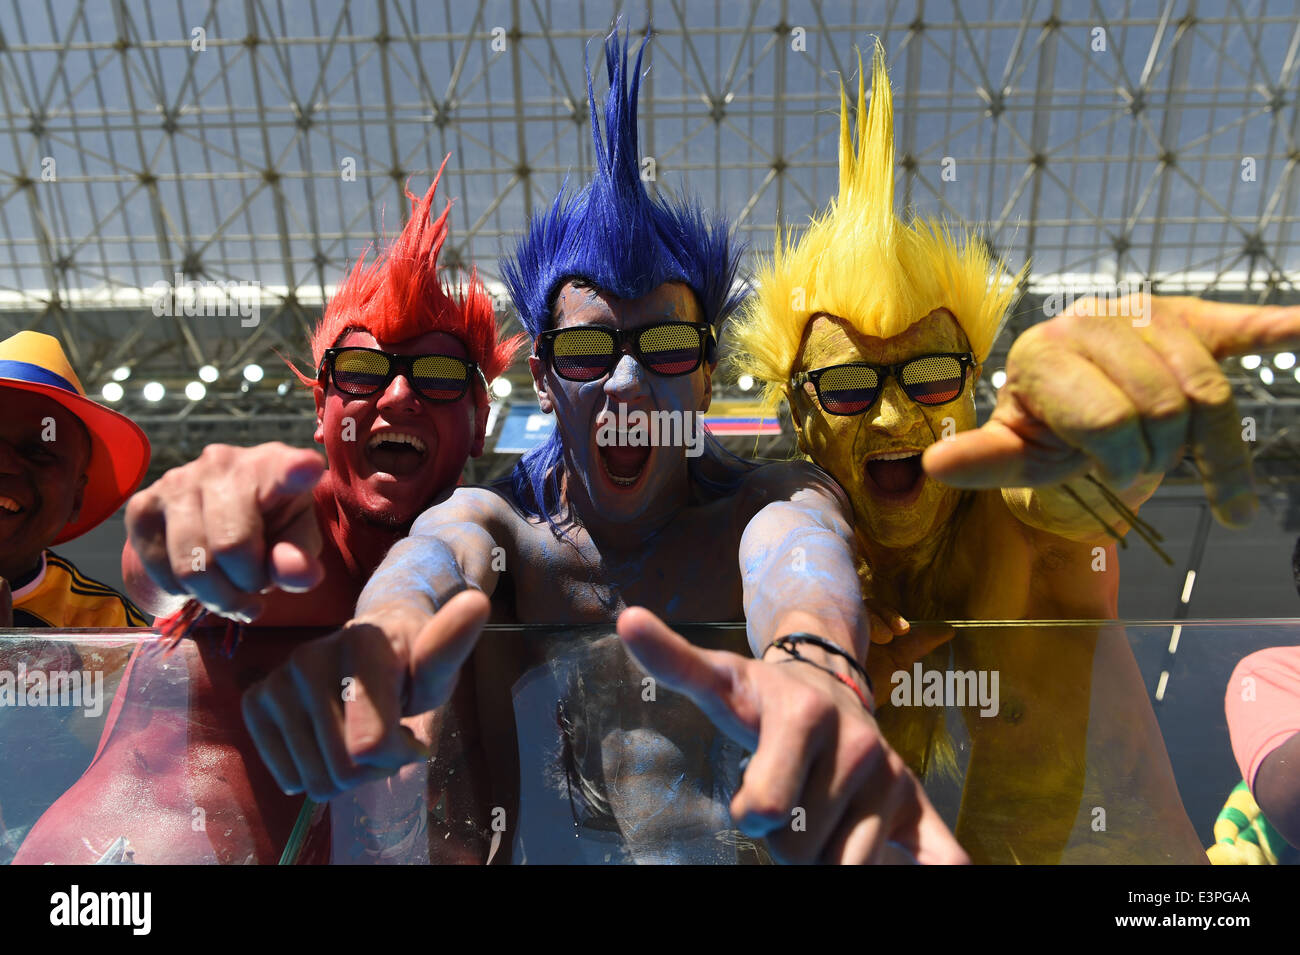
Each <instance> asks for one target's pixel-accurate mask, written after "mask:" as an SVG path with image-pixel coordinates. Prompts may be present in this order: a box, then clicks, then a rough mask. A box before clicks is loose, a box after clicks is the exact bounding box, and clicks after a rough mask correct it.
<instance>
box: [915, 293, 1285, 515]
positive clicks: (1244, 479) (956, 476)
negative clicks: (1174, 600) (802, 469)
mask: <svg viewBox="0 0 1300 955" xmlns="http://www.w3.org/2000/svg"><path fill="white" fill-rule="evenodd" d="M1297 344H1300V308H1294V307H1289V308H1283V307H1277V306H1254V305H1229V304H1225V303H1222V302H1207V301H1202V300H1200V299H1196V298H1160V297H1147V298H1145V299H1143V298H1142V297H1140V296H1135V297H1133V298H1131V299H1128V300H1125V301H1124V302H1122V303H1105V302H1103V303H1093V302H1091V300H1089V301H1086V302H1083V303H1079V304H1078V305H1077V307H1076V308H1075V309H1074V310H1072V311H1071V312H1070V313H1067V314H1065V315H1061V316H1059V317H1057V318H1054V319H1052V320H1050V321H1047V322H1042V323H1041V324H1038V325H1035V326H1034V327H1032V328H1030V329H1028V330H1027V331H1025V332H1024V333H1023V334H1021V335H1020V337H1019V338H1017V339H1016V341H1015V343H1014V344H1013V345H1012V346H1011V351H1010V352H1009V354H1008V356H1007V369H1006V370H1007V381H1006V384H1005V385H1003V387H1002V389H1001V390H1000V391H999V393H998V404H997V408H995V409H994V411H993V415H992V417H991V418H990V419H989V422H988V423H987V424H985V425H984V426H983V427H982V428H979V429H976V430H974V431H967V432H965V433H963V434H959V435H957V436H956V437H955V438H953V439H951V440H948V441H939V442H937V443H936V444H934V445H933V446H932V447H930V448H929V449H927V451H926V453H925V457H924V459H923V461H924V465H925V469H926V471H927V472H928V473H929V474H930V475H932V476H933V477H935V478H938V479H939V480H941V481H944V482H945V483H948V484H951V485H954V486H956V487H987V488H993V487H996V488H1043V489H1044V490H1041V491H1035V492H1033V493H1027V492H1011V491H1004V498H1005V499H1006V500H1007V503H1008V505H1009V506H1011V508H1012V510H1013V512H1015V513H1016V514H1017V516H1019V517H1020V518H1021V519H1022V520H1024V521H1026V523H1029V524H1032V525H1033V526H1036V527H1039V528H1040V529H1043V530H1050V531H1053V532H1056V533H1059V534H1060V535H1061V536H1064V537H1070V538H1073V539H1076V540H1082V539H1089V536H1090V535H1091V534H1092V533H1093V532H1094V529H1097V528H1098V525H1097V522H1096V520H1095V519H1093V518H1091V517H1089V516H1088V515H1087V513H1086V511H1084V510H1083V509H1082V508H1080V507H1079V506H1078V504H1077V503H1076V502H1075V501H1074V500H1073V498H1072V497H1070V496H1069V495H1068V494H1066V493H1064V492H1062V490H1061V485H1062V484H1064V483H1067V482H1068V483H1069V484H1070V486H1071V487H1072V488H1074V489H1076V490H1077V491H1078V492H1079V494H1080V496H1082V497H1084V499H1085V500H1088V501H1089V503H1090V505H1091V504H1093V503H1094V502H1096V503H1100V500H1101V499H1100V495H1098V494H1096V493H1095V492H1094V491H1092V490H1091V489H1090V488H1089V487H1088V482H1086V481H1084V480H1082V478H1083V476H1084V475H1085V474H1087V473H1089V472H1092V473H1094V474H1095V475H1096V476H1097V477H1098V478H1099V479H1100V480H1101V481H1103V482H1104V483H1105V484H1106V485H1107V486H1108V487H1109V488H1110V489H1111V490H1112V491H1113V492H1115V493H1116V494H1117V495H1118V496H1119V497H1120V498H1121V500H1123V501H1124V503H1125V504H1126V505H1127V506H1128V507H1129V509H1131V510H1136V508H1137V506H1138V505H1140V504H1141V503H1142V502H1143V501H1145V500H1146V499H1147V498H1148V497H1150V496H1151V494H1152V493H1154V491H1155V489H1156V486H1157V485H1158V484H1159V483H1160V479H1161V477H1163V475H1164V473H1165V471H1166V470H1168V469H1169V468H1171V467H1173V466H1174V465H1176V464H1177V463H1178V462H1179V461H1181V460H1182V457H1183V453H1184V450H1185V449H1186V448H1190V449H1191V452H1192V455H1193V457H1194V458H1195V461H1196V465H1197V468H1198V469H1199V471H1200V473H1201V476H1202V479H1203V481H1204V483H1205V490H1206V495H1207V497H1208V498H1209V501H1210V505H1211V507H1212V508H1213V511H1214V514H1215V516H1216V517H1217V518H1218V519H1219V521H1220V522H1221V523H1223V524H1225V525H1228V526H1241V525H1244V524H1246V523H1248V522H1249V521H1250V520H1251V519H1252V518H1253V517H1254V514H1255V510H1256V507H1257V502H1256V499H1255V495H1254V491H1253V488H1252V486H1251V470H1250V455H1249V452H1248V450H1247V447H1246V445H1245V443H1244V442H1243V441H1242V422H1241V418H1240V416H1239V415H1238V414H1237V409H1236V406H1235V405H1234V403H1233V400H1232V388H1231V386H1230V385H1229V384H1228V381H1227V378H1226V377H1225V376H1224V374H1223V372H1222V370H1220V368H1219V365H1218V363H1219V361H1220V360H1222V359H1224V358H1227V357H1230V356H1232V355H1239V354H1244V353H1246V352H1250V351H1261V352H1267V351H1270V350H1280V349H1283V348H1288V347H1293V346H1296V345H1297ZM1094 509H1096V510H1098V512H1099V513H1101V514H1104V515H1108V516H1109V515H1112V514H1114V513H1115V512H1114V511H1113V510H1112V509H1110V508H1109V507H1108V506H1107V507H1106V508H1105V509H1101V508H1094ZM1112 523H1113V525H1115V526H1117V527H1118V529H1119V530H1120V532H1121V533H1122V532H1123V529H1124V528H1123V526H1122V525H1120V522H1119V520H1118V518H1116V519H1115V521H1114V522H1112Z"/></svg>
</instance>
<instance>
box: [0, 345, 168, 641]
mask: <svg viewBox="0 0 1300 955" xmlns="http://www.w3.org/2000/svg"><path fill="white" fill-rule="evenodd" d="M0 407H2V408H3V412H2V413H0V625H7V626H17V627H24V628H35V627H56V628H64V627H144V626H147V625H148V623H147V621H146V620H145V618H144V615H143V614H141V613H140V611H139V610H138V609H137V608H136V606H135V605H134V604H133V603H131V601H130V600H128V599H127V598H126V597H124V596H122V594H120V593H118V592H117V591H116V590H114V589H112V588H111V587H109V586H107V585H106V584H102V583H100V582H99V581H96V580H91V579H90V578H88V577H86V576H85V575H84V574H82V573H81V571H79V570H78V569H77V568H76V566H75V565H74V564H73V563H72V562H71V561H69V560H68V559H67V558H65V557H60V556H59V555H58V554H55V553H54V552H53V551H51V550H49V548H50V547H51V546H52V545H54V544H62V543H64V542H65V541H70V540H73V539H74V538H77V537H80V536H81V535H82V534H84V533H86V532H87V531H89V530H90V529H91V528H93V527H95V526H96V525H98V524H100V523H101V522H103V521H104V520H105V519H106V518H108V517H109V515H111V514H112V513H113V512H114V511H116V510H117V509H118V508H119V507H120V506H121V505H122V504H123V503H124V502H125V501H126V499H127V498H128V497H130V496H131V493H132V492H133V491H134V490H135V489H136V486H137V485H138V484H139V483H140V480H141V479H142V478H143V477H144V473H145V470H146V469H147V468H148V466H149V439H148V438H146V437H145V435H144V432H143V431H141V430H140V427H139V426H138V425H137V424H136V423H135V422H134V421H132V420H131V419H130V418H127V417H126V416H125V415H122V414H119V413H118V412H116V411H113V410H112V409H110V408H105V407H104V406H103V405H101V404H99V403H97V402H94V401H91V400H90V399H89V398H87V397H86V390H85V389H84V388H83V387H82V386H81V382H80V380H78V378H77V373H76V372H75V371H73V370H72V365H71V364H70V363H69V362H68V359H67V356H66V355H64V353H63V347H62V346H61V345H60V344H59V342H58V340H57V339H55V338H52V337H50V336H49V335H42V334H41V333H40V332H30V331H29V332H19V333H18V334H17V335H14V336H13V337H11V338H7V339H5V340H4V341H2V342H0ZM11 604H12V611H10V605H11ZM11 618H12V619H11Z"/></svg>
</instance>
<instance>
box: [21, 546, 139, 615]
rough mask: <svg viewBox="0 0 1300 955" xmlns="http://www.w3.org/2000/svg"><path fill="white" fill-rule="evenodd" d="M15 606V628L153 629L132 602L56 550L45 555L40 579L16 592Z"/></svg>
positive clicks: (38, 577) (35, 578) (28, 583)
mask: <svg viewBox="0 0 1300 955" xmlns="http://www.w3.org/2000/svg"><path fill="white" fill-rule="evenodd" d="M13 603H14V626H15V627H18V628H20V629H37V628H47V627H50V628H54V629H58V630H63V629H99V628H109V627H147V626H149V621H148V620H147V619H146V618H145V615H144V614H142V613H141V612H140V609H139V608H138V607H136V605H135V604H133V603H131V601H130V600H128V599H127V598H126V597H124V596H123V595H122V594H120V593H118V592H117V591H116V590H114V589H113V588H112V587H109V586H108V585H107V584H101V583H100V582H99V581H97V580H92V579H91V578H89V577H87V576H86V575H85V574H83V573H82V572H81V571H79V570H77V568H76V565H75V564H73V563H72V561H70V560H68V559H66V558H64V557H60V556H59V555H58V554H56V553H54V551H52V550H47V551H45V553H44V554H43V555H42V560H41V569H40V571H39V572H38V573H37V574H36V576H35V577H34V578H33V579H32V580H30V581H28V582H26V583H24V584H23V585H22V586H21V587H18V588H17V589H16V590H15V591H14V593H13Z"/></svg>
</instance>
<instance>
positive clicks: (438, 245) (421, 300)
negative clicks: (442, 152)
mask: <svg viewBox="0 0 1300 955" xmlns="http://www.w3.org/2000/svg"><path fill="white" fill-rule="evenodd" d="M450 158H451V157H450V156H448V157H447V159H450ZM447 159H444V160H443V161H442V166H440V167H439V168H438V174H437V175H436V176H434V177H433V185H431V186H430V187H429V191H428V192H426V193H425V194H424V198H423V199H417V198H416V197H415V195H414V194H412V193H411V191H410V190H409V189H408V190H407V192H406V195H407V197H408V198H410V200H411V218H410V221H409V222H407V223H406V227H405V228H404V229H403V230H402V233H401V235H399V236H398V237H397V238H396V239H395V240H394V241H393V242H392V244H390V245H389V246H388V247H387V248H386V249H384V250H383V251H381V252H380V254H379V255H378V257H377V258H376V259H375V260H374V261H373V262H370V263H369V264H367V262H366V257H367V254H368V252H369V249H367V250H366V251H365V252H362V253H361V258H360V259H359V260H357V264H356V265H355V266H354V267H353V269H352V272H351V274H349V275H348V277H347V279H346V280H345V281H344V282H343V284H342V285H340V286H339V288H338V291H337V292H335V293H334V298H333V299H331V300H330V303H329V305H328V306H327V307H326V309H325V313H324V315H322V316H321V320H320V322H319V323H318V324H317V325H316V329H315V331H313V332H312V335H311V354H312V362H313V366H314V370H319V369H320V363H321V359H322V358H323V357H324V355H325V349H327V348H332V347H333V346H334V345H335V344H336V343H337V342H338V341H339V339H340V338H342V337H343V336H344V334H346V333H347V332H349V331H352V330H354V329H360V330H362V331H367V332H369V333H370V334H372V335H374V336H375V338H377V339H379V340H380V341H389V342H395V341H402V340H404V339H407V338H414V337H415V336H416V335H423V334H424V333H425V332H447V333H449V334H451V335H455V336H456V337H457V338H458V339H460V341H461V343H462V344H463V345H464V346H465V350H466V351H467V352H468V353H469V357H470V358H472V359H473V360H474V361H476V362H478V365H479V367H480V368H482V369H483V375H484V376H485V377H486V378H487V380H488V381H489V382H490V381H492V379H494V378H496V377H497V376H498V375H500V374H501V373H502V372H503V371H505V370H506V368H508V367H509V366H510V363H511V361H513V360H514V357H515V353H516V352H517V351H518V350H519V348H520V346H521V345H523V343H524V340H525V337H526V336H524V335H522V334H519V335H515V336H513V337H511V338H508V339H506V340H504V341H502V339H501V335H500V332H499V330H498V329H497V324H496V318H495V316H494V314H493V310H492V297H491V296H490V295H489V294H488V290H487V288H486V286H484V285H483V283H482V281H480V280H479V277H478V270H477V269H474V270H472V271H471V272H470V275H469V283H468V286H466V285H464V284H460V283H458V285H457V287H456V288H455V289H454V294H453V289H452V288H451V287H450V286H449V285H447V284H445V283H444V282H443V279H442V276H441V275H440V274H439V272H438V253H439V252H441V251H442V244H443V242H445V241H446V239H447V215H448V213H450V212H451V203H450V202H448V203H447V206H446V208H444V209H443V210H442V215H440V216H438V218H437V219H434V220H432V221H430V218H429V215H430V212H431V211H432V209H433V196H434V193H435V192H437V190H438V182H439V180H441V179H442V173H443V170H444V169H446V168H447ZM294 373H295V374H297V376H298V377H299V378H300V379H301V380H302V382H303V383H304V384H307V385H310V386H312V387H315V388H319V387H321V385H320V382H319V381H317V380H316V379H315V378H309V377H308V376H307V375H304V374H303V373H302V372H300V371H299V370H298V369H297V368H294Z"/></svg>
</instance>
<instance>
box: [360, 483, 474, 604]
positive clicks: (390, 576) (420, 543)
mask: <svg viewBox="0 0 1300 955" xmlns="http://www.w3.org/2000/svg"><path fill="white" fill-rule="evenodd" d="M494 503H495V496H494V495H492V492H490V491H485V490H483V489H482V488H457V489H456V490H455V491H454V492H453V493H452V494H451V496H450V497H449V498H447V499H446V500H445V501H443V502H441V503H439V504H435V505H434V506H433V507H431V508H429V509H428V510H427V511H425V512H424V513H423V514H422V515H420V517H419V518H418V519H417V520H416V522H415V523H414V524H413V525H412V526H411V533H410V536H409V537H407V538H405V539H403V540H401V541H398V543H397V544H395V545H394V546H393V549H392V550H390V551H389V552H388V555H387V556H386V557H385V558H384V560H383V562H382V563H381V564H380V565H379V567H378V568H377V569H376V570H375V572H374V574H373V575H372V576H371V578H370V582H369V583H368V584H366V586H365V589H364V590H362V591H361V597H360V599H359V600H358V601H357V610H356V615H355V617H356V619H357V620H371V619H374V618H376V617H379V616H388V615H392V614H405V615H411V616H413V617H415V618H418V619H427V618H428V617H429V616H431V615H432V614H433V613H434V612H435V611H436V610H437V609H438V608H439V607H441V606H442V605H443V604H445V603H446V602H447V601H448V600H450V599H451V598H452V597H454V596H455V595H456V594H458V593H460V592H461V591H462V590H471V589H472V590H481V591H483V593H485V594H486V595H487V596H489V597H490V596H492V594H493V592H494V591H495V590H496V586H497V579H498V578H499V576H500V574H499V573H498V572H497V571H496V570H494V569H493V567H494V566H495V565H496V562H495V561H494V560H493V554H494V551H495V549H496V548H497V546H498V545H497V542H496V539H495V537H494V533H493V532H494V530H495V529H496V528H495V526H494V525H495V521H494V520H493V513H494V507H493V505H494Z"/></svg>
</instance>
